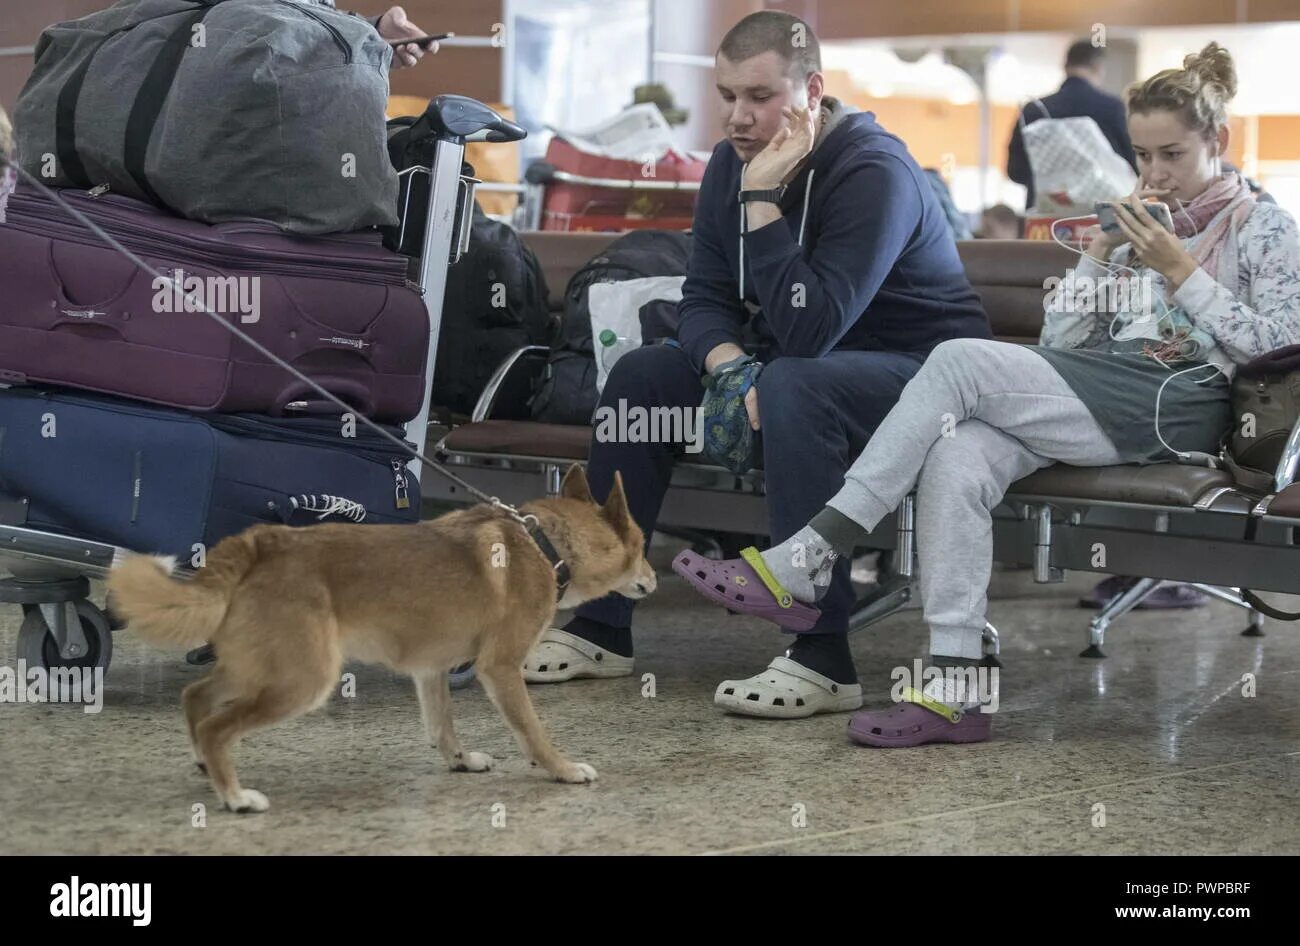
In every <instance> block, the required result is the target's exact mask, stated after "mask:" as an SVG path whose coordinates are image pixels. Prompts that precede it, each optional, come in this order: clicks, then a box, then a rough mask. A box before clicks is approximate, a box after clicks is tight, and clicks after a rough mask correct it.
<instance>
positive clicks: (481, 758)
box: [451, 752, 494, 772]
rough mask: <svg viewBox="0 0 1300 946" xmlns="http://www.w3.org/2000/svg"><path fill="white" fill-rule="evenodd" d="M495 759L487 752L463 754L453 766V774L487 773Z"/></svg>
mask: <svg viewBox="0 0 1300 946" xmlns="http://www.w3.org/2000/svg"><path fill="white" fill-rule="evenodd" d="M493 762H494V760H493V758H492V757H491V756H490V755H488V754H487V753H486V752H462V753H460V754H459V755H458V756H457V757H456V760H455V761H454V762H452V764H451V770H452V771H453V772H487V771H489V770H490V769H491V768H492V765H493Z"/></svg>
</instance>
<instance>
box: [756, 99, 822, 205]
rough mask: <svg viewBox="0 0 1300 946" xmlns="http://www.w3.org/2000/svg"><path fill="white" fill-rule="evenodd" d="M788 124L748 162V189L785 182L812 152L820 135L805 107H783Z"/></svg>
mask: <svg viewBox="0 0 1300 946" xmlns="http://www.w3.org/2000/svg"><path fill="white" fill-rule="evenodd" d="M781 114H782V115H784V116H785V120H786V123H785V125H783V126H782V128H781V130H780V131H778V132H777V133H776V134H775V135H774V136H773V137H772V140H771V141H769V142H768V143H767V147H766V148H764V149H763V150H762V151H760V152H759V153H758V154H756V155H755V156H754V158H753V159H752V160H751V161H750V162H749V164H747V165H745V170H744V172H743V173H742V174H741V186H742V187H743V188H744V189H745V190H770V189H772V188H774V187H780V186H781V185H782V184H784V183H786V179H787V178H788V177H789V176H790V172H791V171H793V170H794V168H795V167H796V165H798V164H799V162H800V161H802V160H803V159H804V158H806V157H808V154H809V153H810V152H811V151H812V146H813V141H814V140H815V139H816V137H817V128H816V123H815V122H814V121H813V117H812V113H811V112H810V111H809V110H808V109H806V108H799V109H792V108H783V109H781Z"/></svg>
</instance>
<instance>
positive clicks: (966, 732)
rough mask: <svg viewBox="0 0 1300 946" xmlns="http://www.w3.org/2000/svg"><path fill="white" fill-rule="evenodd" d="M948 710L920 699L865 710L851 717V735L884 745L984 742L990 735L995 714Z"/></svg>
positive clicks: (905, 746) (861, 741)
mask: <svg viewBox="0 0 1300 946" xmlns="http://www.w3.org/2000/svg"><path fill="white" fill-rule="evenodd" d="M948 712H949V714H950V715H947V716H945V715H943V714H941V713H940V712H939V711H937V710H933V709H929V708H927V707H926V706H925V705H924V704H921V703H899V704H897V705H895V706H892V707H890V708H889V709H886V710H862V711H860V712H857V713H854V714H853V715H852V716H851V717H849V738H850V739H852V740H853V741H854V742H856V743H859V744H861V745H864V746H877V747H880V748H883V749H910V748H912V747H914V746H924V745H926V744H927V743H931V742H983V741H984V740H986V739H988V738H989V734H990V730H991V729H992V726H993V714H991V713H981V712H980V711H979V710H975V711H973V712H969V713H963V712H961V711H959V710H949V711H948ZM953 716H955V717H956V721H955V722H954V721H953V719H952V717H953Z"/></svg>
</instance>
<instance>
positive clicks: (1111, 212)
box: [1093, 200, 1174, 233]
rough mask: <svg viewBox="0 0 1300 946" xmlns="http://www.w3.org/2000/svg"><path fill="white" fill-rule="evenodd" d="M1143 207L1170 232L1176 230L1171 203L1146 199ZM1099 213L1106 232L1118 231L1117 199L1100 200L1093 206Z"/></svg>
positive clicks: (1098, 215)
mask: <svg viewBox="0 0 1300 946" xmlns="http://www.w3.org/2000/svg"><path fill="white" fill-rule="evenodd" d="M1142 207H1143V208H1144V209H1145V210H1146V212H1147V213H1148V214H1150V215H1151V216H1152V217H1153V218H1154V219H1155V221H1156V222H1157V223H1159V224H1160V226H1161V227H1163V228H1164V229H1165V230H1167V231H1169V232H1170V233H1173V232H1174V216H1173V214H1172V213H1171V212H1170V210H1169V205H1168V204H1166V203H1163V202H1161V201H1157V200H1144V201H1142ZM1093 210H1094V211H1096V214H1097V222H1098V224H1100V225H1101V229H1102V232H1104V233H1118V232H1119V223H1118V222H1117V221H1116V219H1115V201H1111V200H1104V201H1099V202H1098V203H1096V204H1095V205H1094V206H1093Z"/></svg>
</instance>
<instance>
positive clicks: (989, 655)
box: [984, 621, 1002, 667]
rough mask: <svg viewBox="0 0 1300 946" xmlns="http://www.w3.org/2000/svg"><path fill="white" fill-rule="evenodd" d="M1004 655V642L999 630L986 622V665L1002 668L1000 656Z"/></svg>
mask: <svg viewBox="0 0 1300 946" xmlns="http://www.w3.org/2000/svg"><path fill="white" fill-rule="evenodd" d="M1001 653H1002V641H1001V639H1000V638H999V637H998V629H997V628H996V627H994V626H993V625H992V624H990V623H989V622H988V621H985V622H984V663H985V665H987V666H989V667H1001V666H1002V661H1001V660H999V659H998V655H999V654H1001Z"/></svg>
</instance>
